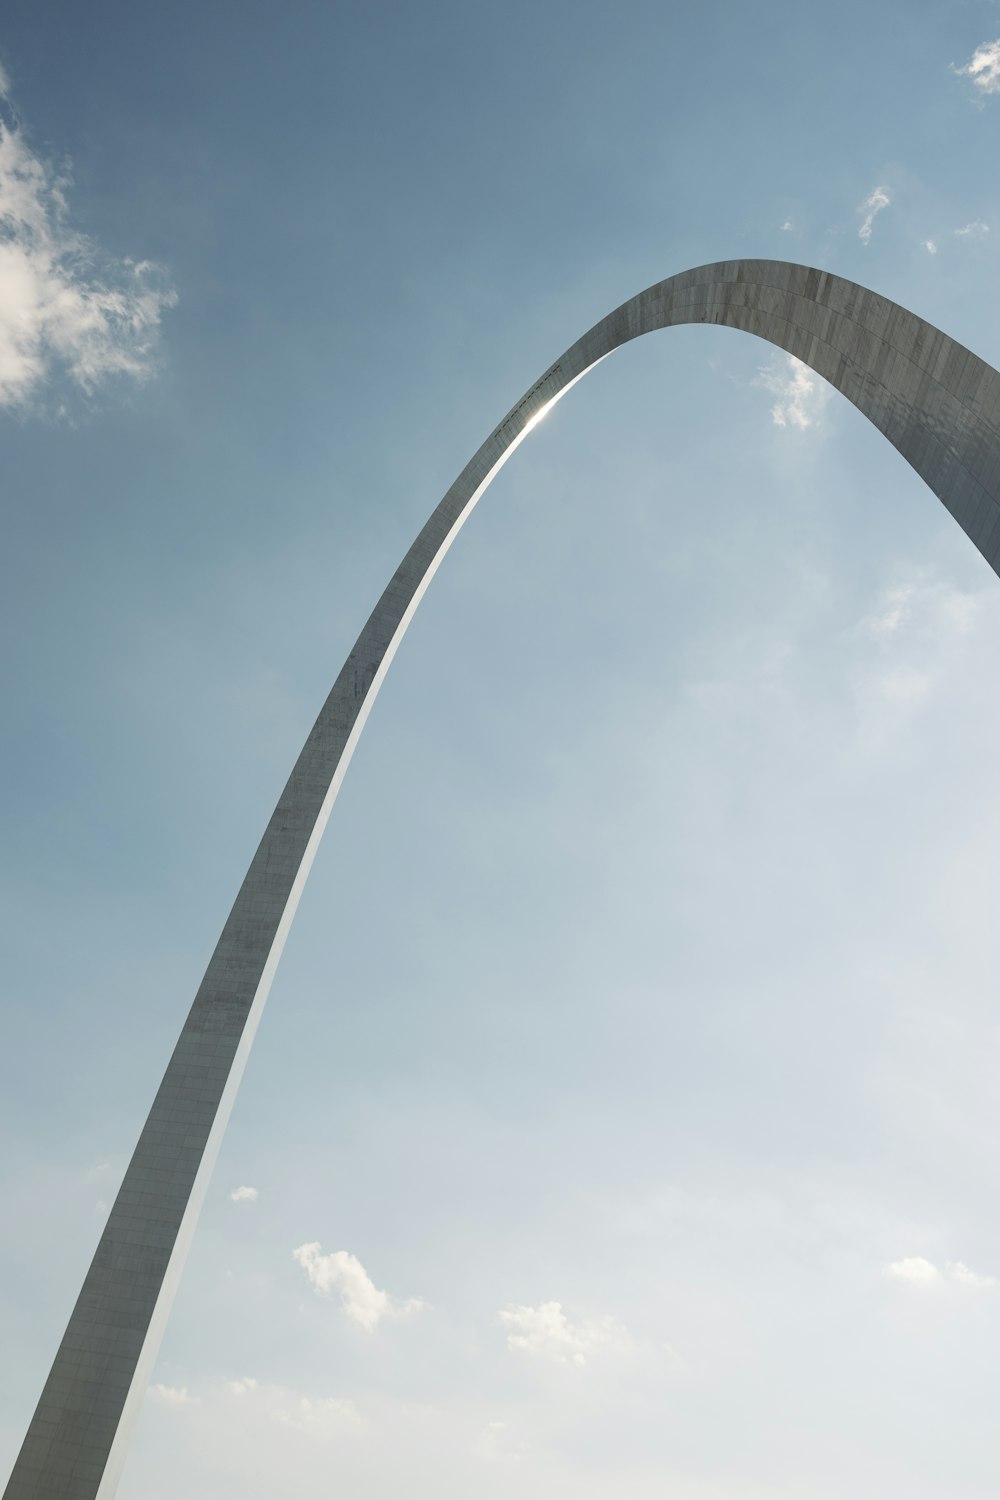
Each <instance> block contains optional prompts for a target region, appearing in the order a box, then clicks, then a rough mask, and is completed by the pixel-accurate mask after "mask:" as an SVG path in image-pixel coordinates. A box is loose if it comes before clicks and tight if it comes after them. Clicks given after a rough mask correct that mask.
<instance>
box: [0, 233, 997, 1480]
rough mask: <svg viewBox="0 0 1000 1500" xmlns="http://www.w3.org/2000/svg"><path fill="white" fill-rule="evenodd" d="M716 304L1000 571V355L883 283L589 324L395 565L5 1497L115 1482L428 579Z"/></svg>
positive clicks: (340, 683)
mask: <svg viewBox="0 0 1000 1500" xmlns="http://www.w3.org/2000/svg"><path fill="white" fill-rule="evenodd" d="M682 323H716V324H722V325H725V326H726V327H729V328H740V329H743V330H744V331H745V332H747V333H752V334H755V335H756V336H757V337H759V338H762V339H766V340H767V341H769V342H770V343H772V344H774V345H776V346H777V347H778V348H780V349H783V350H785V351H786V352H787V353H788V354H791V355H794V356H795V357H796V358H797V359H800V360H801V361H802V362H803V363H804V364H806V365H809V366H810V367H811V368H812V369H813V370H815V371H816V372H817V374H819V375H822V376H823V377H824V379H826V380H828V381H829V382H830V384H831V385H833V386H835V387H836V388H837V390H839V391H840V392H841V393H842V394H843V395H845V396H846V397H847V398H848V400H850V401H852V402H853V403H854V405H855V406H857V407H858V408H859V410H860V411H862V412H863V413H864V414H865V416H866V417H868V419H869V420H870V421H871V422H873V423H874V425H875V426H876V427H877V428H878V429H879V431H880V432H882V433H883V434H884V435H885V437H886V438H888V440H889V441H890V442H891V443H892V444H893V446H894V447H896V448H897V449H898V450H899V452H900V453H901V454H902V455H903V457H904V458H905V459H906V460H907V462H908V463H910V464H911V465H912V466H913V468H914V469H916V471H917V473H918V474H919V475H920V476H921V478H922V479H923V480H924V481H925V482H926V483H927V484H928V485H929V486H930V488H931V489H932V490H933V491H934V493H935V494H936V495H937V496H938V498H939V499H940V500H941V501H942V502H943V504H944V505H945V506H946V507H947V509H948V510H949V511H950V512H951V514H952V515H953V516H954V518H955V520H956V521H957V522H958V524H959V525H960V526H961V527H962V529H963V530H964V531H965V532H966V534H967V535H968V536H969V537H970V539H971V540H972V541H973V543H974V544H975V545H976V547H978V549H979V551H980V552H981V553H982V554H983V556H984V557H985V558H986V561H987V562H988V563H989V564H990V566H991V567H992V568H993V569H994V571H995V572H1000V503H998V501H997V499H996V495H997V491H998V481H1000V374H998V373H997V371H996V370H994V369H993V368H992V367H991V366H990V365H987V364H985V363H984V362H983V361H982V360H981V359H979V358H977V356H976V355H974V354H972V353H970V352H969V350H968V349H965V348H963V347H962V345H960V344H957V343H956V342H955V341H954V340H953V339H950V338H949V337H948V336H947V335H946V334H944V333H942V332H941V331H940V330H939V329H936V328H933V327H932V326H931V325H930V324H929V323H926V322H924V321H923V319H921V318H918V317H916V316H915V315H914V314H913V313H911V312H907V311H906V309H905V308H902V307H899V306H897V304H895V303H893V302H890V301H888V299H887V298H885V297H880V296H878V295H877V294H876V293H875V292H871V291H868V290H867V289H866V288H864V287H861V286H858V285H857V284H855V283H853V282H849V281H844V280H843V279H842V278H840V277H839V276H833V275H831V274H830V273H829V272H826V271H819V270H815V269H813V268H811V267H808V266H798V265H792V264H789V263H786V262H784V261H762V260H740V261H722V262H719V263H716V264H714V265H707V266H700V267H698V268H697V269H695V270H691V271H685V272H683V273H682V274H681V275H678V276H672V277H669V278H668V279H667V280H665V281H660V282H657V284H656V285H655V286H651V287H649V288H648V289H647V290H646V291H644V292H640V293H639V294H638V295H637V296H635V297H633V298H631V300H630V301H628V302H624V303H623V304H622V305H621V307H619V308H617V309H616V310H615V311H614V312H612V313H610V314H609V315H608V317H606V318H604V319H602V321H601V322H600V323H597V324H595V326H594V327H593V328H591V329H590V330H589V332H587V333H585V334H584V335H583V337H582V338H580V339H578V340H577V342H576V343H575V344H573V345H572V346H571V347H570V348H569V349H567V351H566V352H565V354H563V355H562V356H561V357H560V358H559V359H558V360H557V361H556V363H555V364H554V365H551V366H550V367H549V369H548V370H546V371H545V373H544V375H542V377H541V378H540V379H539V380H537V381H536V382H535V383H534V384H533V385H532V386H530V387H529V389H528V390H527V391H526V393H525V394H524V396H522V398H521V399H520V401H518V402H517V404H516V405H515V406H513V407H512V408H511V410H510V411H509V412H508V413H507V415H506V416H505V417H504V418H503V420H502V421H501V422H500V424H499V425H498V426H497V427H496V428H494V430H493V432H491V433H490V435H489V437H488V438H487V439H486V441H485V442H484V443H483V445H482V447H481V448H480V449H479V450H478V452H477V453H476V454H475V455H474V456H473V458H472V459H471V460H470V461H469V463H468V464H467V465H466V466H465V468H464V469H463V470H462V472H461V474H460V475H459V476H458V478H457V479H456V480H455V482H454V484H453V485H452V486H451V488H450V489H449V490H448V492H447V494H446V495H445V496H444V498H443V500H442V501H441V502H440V504H439V505H438V506H437V508H436V509H435V510H434V512H433V513H432V515H431V516H430V519H429V520H428V521H427V523H426V525H425V526H424V527H423V529H422V531H421V532H420V534H419V536H418V537H417V538H416V540H415V541H414V543H413V545H412V546H411V548H410V550H409V551H408V552H407V554H406V556H405V557H404V559H403V561H402V562H401V564H400V565H399V567H398V568H397V570H396V572H395V573H394V574H393V576H392V578H391V579H390V581H389V584H388V586H387V587H386V589H385V592H384V593H383V594H382V597H381V598H380V599H379V601H378V603H377V604H376V606H375V608H374V610H373V611H372V614H371V616H370V617H369V619H368V622H367V624H366V625H365V627H364V629H363V630H362V632H361V634H360V635H359V637H358V639H357V641H356V642H355V645H354V647H353V649H352V650H351V652H350V654H349V656H348V658H347V661H346V662H345V663H344V666H343V668H342V669H341V672H340V675H339V676H338V678H337V680H336V682H335V683H334V685H333V689H332V691H331V693H330V696H329V697H328V698H327V700H326V703H325V704H324V705H323V708H322V710H321V711H320V714H319V717H318V719H317V720H316V723H315V725H314V726H313V728H312V730H311V731H310V734H309V736H308V738H307V740H306V743H305V745H304V747H303V749H302V752H301V754H300V756H299V758H298V760H297V761H296V763H295V766H294V768H293V770H292V774H291V776H290V777H289V779H288V782H287V785H286V786H285V789H284V791H283V792H282V794H281V797H280V798H279V800H278V804H277V807H276V808H275V810H274V813H273V814H272V816H271V820H270V822H269V823H268V825H267V828H266V830H265V832H264V837H263V838H262V840H261V842H260V846H259V847H258V849H257V852H256V854H255V855H254V857H253V860H252V862H251V864H250V868H249V870H248V872H247V875H246V878H245V879H244V881H243V884H242V886H241V888H240V891H239V894H238V895H237V897H236V901H235V903H234V905H233V908H232V911H231V912H230V914H229V918H228V920H227V921H226V924H225V927H224V928H223V931H222V936H221V937H220V939H219V942H218V945H217V946H216V949H215V952H214V953H213V955H212V958H211V961H210V963H209V965H208V969H207V971H206V973H205V977H204V979H203V980H202V983H201V985H200V987H199V989H198V993H197V995H196V996H195V1000H194V1004H193V1006H192V1008H191V1011H190V1013H189V1015H188V1018H187V1020H186V1021H185V1023H184V1027H183V1029H182V1031H181V1034H180V1038H179V1040H178V1042H177V1045H176V1047H175V1049H174V1052H173V1055H172V1056H171V1059H170V1062H169V1064H168V1066H167V1070H166V1073H165V1075H164V1078H163V1082H162V1083H161V1085H160V1088H159V1090H158V1092H157V1095H156V1098H155V1100H154V1102H153V1106H152V1109H151V1111H150V1114H149V1117H148V1119H147V1121H146V1124H145V1126H144V1127H143V1131H142V1134H141V1135H140V1138H139V1143H138V1145H137V1146H136V1149H135V1153H134V1155H133V1157H132V1160H131V1162H130V1164H129V1167H128V1170H127V1171H126V1173H125V1178H124V1180H123V1182H122V1186H121V1189H120V1191H119V1193H118V1197H117V1199H116V1200H115V1203H114V1206H113V1208H112V1210H111V1213H110V1215H109V1217H108V1220H107V1224H106V1226H105V1229H104V1233H103V1234H102V1236H101V1240H100V1243H99V1245H98V1247H97V1252H96V1254H95V1256H94V1260H93V1262H92V1264H91V1267H90V1269H89V1271H88V1273H87V1276H86V1279H85V1281H84V1284H83V1289H82V1291H81V1292H80V1295H79V1298H78V1299H77V1302H76V1306H75V1307H74V1309H73V1313H72V1315H71V1317H70V1321H69V1325H68V1327H67V1330H66V1333H65V1335H64V1337H63V1340H62V1343H61V1345H60V1347H59V1351H58V1353H57V1355H56V1358H55V1362H54V1364H53V1366H52V1371H51V1373H50V1375H49V1378H48V1380H47V1382H46V1384H45V1387H44V1389H43V1392H42V1396H41V1399H40V1400H39V1403H38V1407H37V1409H36V1411H35V1415H34V1417H33V1419H32V1422H31V1424H30V1426H29V1429H28V1433H27V1436H26V1438H25V1440H24V1444H23V1446H22V1448H21V1452H20V1454H19V1456H18V1458H17V1461H16V1462H15V1465H14V1469H13V1472H12V1474H11V1477H10V1481H9V1483H8V1485H7V1488H6V1490H5V1491H4V1496H5V1500H38V1497H40V1496H42V1495H44V1496H46V1497H47V1500H94V1497H102V1500H109V1497H110V1496H112V1495H113V1494H114V1492H115V1489H116V1488H117V1483H118V1478H119V1475H120V1472H121V1467H122V1464H123V1462H124V1456H125V1448H126V1444H127V1439H128V1436H129V1433H130V1429H131V1424H132V1421H133V1420H134V1417H135V1414H136V1411H137V1408H138V1404H139V1402H140V1401H141V1398H142V1395H143V1392H144V1390H145V1385H146V1381H147V1379H148V1376H149V1373H150V1370H151V1368H152V1364H153V1360H154V1359H155V1356H156V1350H157V1346H158V1344H159V1339H160V1335H161V1333H162V1330H163V1327H164V1325H165V1323H166V1319H167V1315H168V1313H169V1310H170V1305H171V1302H172V1300H173V1294H174V1291H175V1289H176V1286H177V1282H178V1280H179V1277H180V1272H181V1268H182V1266H183V1262H184V1257H185V1255H186V1252H187V1248H188V1246H189V1244H190V1241H191V1237H192V1234H193V1232H194V1227H195V1223H196V1221H197V1216H198V1211H199V1209H200V1207H201V1203H202V1200H203V1198H204V1195H205V1191H206V1188H207V1184H208V1179H209V1176H210V1173H211V1169H212V1167H213V1165H214V1162H215V1157H216V1155H217V1152H218V1148H219V1144H220V1142H221V1138H222V1134H223V1132H224V1130H225V1126H226V1123H227V1121H228V1118H229V1114H230V1110H231V1108H232V1103H233V1099H234V1097H235V1093H236V1090H237V1088H238V1086H239V1082H240V1078H241V1076H242V1073H243V1068H244V1065H245V1062H246V1058H247V1055H248V1053H249V1050H250V1046H251V1043H252V1041H253V1037H254V1034H255V1032H256V1029H257V1025H258V1022H259V1020H260V1015H261V1011H262V1009H263V1006H264V1002H265V1000H266V998H267V994H268V991H269V989H270V986H271V981H272V979H273V976H274V972H275V969H276V967H277V964H278V960H279V958H280V956H281V951H282V948H283V946H284V942H285V938H286V937H287V934H288V930H289V927H290V925H291V922H292V918H293V917H294V914H295V909H296V907H297V905H298V901H299V897H300V895H301V892H302V888H303V886H304V884H305V881H306V878H307V876H308V873H309V869H310V867H311V865H312V861H313V858H314V856H315V853H316V849H317V847H318V845H319V841H320V839H321V837H322V835H323V830H324V828H325V826H326V823H327V819H328V818H329V815H330V810H331V808H332V806H333V803H334V800H335V798H336V796H337V793H338V791H339V790H340V785H341V782H342V781H343V778H344V773H345V772H346V770H347V766H348V763H349V761H350V758H351V755H352V754H353V752H354V748H355V745H356V744H357V741H358V737H359V736H360V734H361V731H362V729H363V728H364V725H365V721H366V719H367V717H368V713H369V711H370V709H371V705H372V703H373V702H374V699H375V696H376V694H377V693H378V690H379V688H380V687H381V685H382V681H383V679H384V677H385V674H386V672H387V670H388V668H389V665H390V663H391V661H392V658H393V656H394V655H395V652H396V649H397V647H398V645H399V643H400V641H401V639H402V637H403V635H404V634H405V631H406V628H407V626H408V625H409V623H410V620H411V619H412V617H413V614H414V611H415V610H416V608H417V605H418V604H419V602H420V600H421V598H422V596H423V593H424V590H425V589H426V588H427V586H428V584H429V582H430V580H431V578H432V577H433V576H434V573H435V572H436V571H437V568H438V567H439V565H440V563H441V561H442V559H443V558H444V555H445V553H446V552H447V551H448V548H449V547H450V546H451V544H452V542H453V541H454V539H455V537H456V536H457V534H458V532H459V530H460V529H461V527H462V525H463V523H464V521H465V520H466V518H467V516H468V515H469V513H470V512H471V510H472V507H473V506H474V505H475V504H476V501H477V500H478V499H479V497H480V496H481V495H482V494H483V493H484V491H485V490H486V488H487V487H488V485H489V483H490V481H491V480H492V478H493V476H494V475H495V474H496V473H497V471H498V469H499V468H500V467H501V466H502V464H504V463H505V462H506V460H507V459H508V458H509V457H510V455H511V454H512V453H513V452H514V450H515V448H516V447H517V446H518V444H519V443H520V442H522V441H523V439H524V438H525V437H526V436H527V434H528V433H529V432H530V430H531V428H532V427H533V426H534V425H535V423H536V422H537V421H538V420H539V418H540V417H541V416H542V415H543V414H544V413H545V411H546V410H547V409H548V408H549V407H550V406H552V404H553V403H554V402H555V401H557V400H558V399H559V398H560V397H561V396H563V395H565V393H566V392H567V391H568V390H569V389H570V387H571V386H573V385H574V384H575V383H576V381H578V380H579V379H581V377H582V376H583V375H585V374H586V373H587V371H588V370H590V369H592V368H593V366H594V365H595V364H597V363H598V361H599V360H602V359H604V358H605V357H606V356H607V355H608V354H610V353H612V352H613V351H614V350H615V349H618V348H620V347H621V345H623V344H626V343H628V342H629V341H630V340H631V339H634V338H639V337H640V336H641V335H642V334H645V333H651V332H653V331H654V330H656V329H661V328H670V327H674V326H676V325H678V324H682Z"/></svg>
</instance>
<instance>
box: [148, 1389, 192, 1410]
mask: <svg viewBox="0 0 1000 1500" xmlns="http://www.w3.org/2000/svg"><path fill="white" fill-rule="evenodd" d="M149 1393H150V1395H151V1396H153V1397H154V1398H155V1400H157V1401H162V1402H163V1404H164V1406H190V1405H191V1404H192V1402H193V1397H191V1396H189V1395H188V1392H187V1386H186V1385H182V1386H174V1385H151V1386H150V1388H149Z"/></svg>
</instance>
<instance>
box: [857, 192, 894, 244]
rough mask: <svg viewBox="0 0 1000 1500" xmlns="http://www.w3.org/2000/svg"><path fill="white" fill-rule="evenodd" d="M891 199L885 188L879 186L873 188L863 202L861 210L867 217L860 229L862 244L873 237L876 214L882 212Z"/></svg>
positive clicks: (859, 237)
mask: <svg viewBox="0 0 1000 1500" xmlns="http://www.w3.org/2000/svg"><path fill="white" fill-rule="evenodd" d="M891 201H892V200H891V199H890V197H889V194H888V193H887V192H886V190H885V188H882V187H877V188H873V190H872V191H871V192H870V193H869V195H868V197H867V198H866V199H865V201H864V203H862V205H861V209H860V212H861V213H864V215H865V217H864V219H863V220H862V224H861V228H860V229H859V230H858V239H859V240H861V242H862V244H865V245H867V244H868V241H869V240H870V239H871V237H872V227H873V225H874V223H875V215H876V214H880V213H881V212H882V210H883V208H888V207H889V204H890V202H891ZM866 210H867V212H866Z"/></svg>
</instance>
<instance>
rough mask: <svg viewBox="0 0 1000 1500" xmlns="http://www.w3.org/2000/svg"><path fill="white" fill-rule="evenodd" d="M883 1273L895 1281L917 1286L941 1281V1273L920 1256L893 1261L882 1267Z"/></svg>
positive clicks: (910, 1256)
mask: <svg viewBox="0 0 1000 1500" xmlns="http://www.w3.org/2000/svg"><path fill="white" fill-rule="evenodd" d="M882 1269H883V1273H884V1274H885V1275H886V1276H891V1277H892V1278H893V1279H894V1280H896V1281H909V1282H913V1283H915V1284H916V1285H918V1286H930V1285H931V1284H932V1283H934V1282H937V1281H940V1280H941V1272H940V1271H939V1270H938V1268H937V1266H935V1265H932V1264H931V1262H930V1261H929V1260H924V1257H923V1256H922V1255H908V1256H906V1257H905V1258H904V1259H903V1260H894V1261H892V1262H891V1263H890V1264H889V1265H887V1266H883V1268H882Z"/></svg>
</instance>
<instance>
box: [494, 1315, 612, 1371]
mask: <svg viewBox="0 0 1000 1500" xmlns="http://www.w3.org/2000/svg"><path fill="white" fill-rule="evenodd" d="M497 1317H498V1320H499V1321H500V1323H501V1324H503V1326H504V1327H505V1328H508V1329H510V1330H511V1331H510V1332H509V1333H508V1334H507V1347H508V1349H516V1350H519V1351H520V1352H521V1353H524V1354H529V1355H532V1356H533V1357H535V1358H537V1359H545V1360H552V1361H554V1362H555V1363H556V1364H563V1365H565V1364H573V1365H583V1364H586V1362H587V1360H588V1359H589V1358H591V1356H593V1355H594V1354H599V1353H602V1352H606V1351H609V1350H619V1351H622V1350H624V1349H627V1348H628V1347H630V1344H629V1338H628V1335H627V1333H626V1331H625V1329H624V1328H623V1327H622V1325H621V1324H620V1323H618V1322H616V1320H615V1319H614V1318H601V1319H600V1320H599V1321H597V1322H590V1321H587V1320H581V1321H579V1322H575V1323H574V1322H572V1321H571V1320H570V1319H569V1318H568V1317H567V1316H566V1314H565V1313H564V1312H563V1308H562V1303H561V1302H540V1303H539V1305H538V1306H537V1307H517V1306H514V1305H511V1306H510V1307H505V1308H504V1309H503V1311H502V1312H500V1313H498V1314H497Z"/></svg>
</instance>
